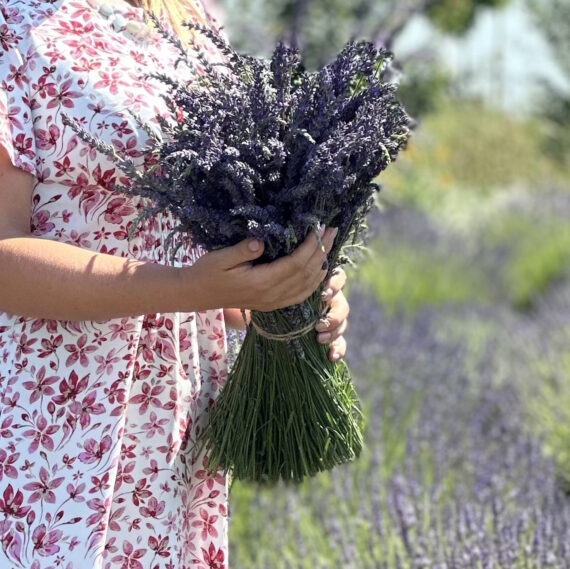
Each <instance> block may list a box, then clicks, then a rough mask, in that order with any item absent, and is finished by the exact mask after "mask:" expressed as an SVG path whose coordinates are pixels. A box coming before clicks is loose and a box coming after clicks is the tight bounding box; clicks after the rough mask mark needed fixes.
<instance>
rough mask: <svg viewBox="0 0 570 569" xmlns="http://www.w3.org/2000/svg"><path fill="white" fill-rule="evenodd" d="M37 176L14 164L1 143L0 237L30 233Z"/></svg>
mask: <svg viewBox="0 0 570 569" xmlns="http://www.w3.org/2000/svg"><path fill="white" fill-rule="evenodd" d="M34 181H35V178H34V176H32V175H31V174H29V173H28V172H26V171H24V170H23V169H22V168H17V167H16V166H14V165H13V164H12V162H11V160H10V158H9V156H8V153H7V152H6V150H5V149H4V148H3V147H2V146H1V145H0V239H3V238H5V237H10V236H13V235H22V234H24V235H26V234H29V233H30V211H31V204H32V190H33V187H34Z"/></svg>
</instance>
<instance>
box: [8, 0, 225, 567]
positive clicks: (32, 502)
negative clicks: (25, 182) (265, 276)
mask: <svg viewBox="0 0 570 569" xmlns="http://www.w3.org/2000/svg"><path fill="white" fill-rule="evenodd" d="M198 7H199V9H200V10H202V14H203V15H204V13H205V12H204V9H203V7H202V6H198ZM119 10H120V11H121V13H122V15H123V17H124V22H125V24H126V23H128V22H129V21H131V20H134V21H138V22H142V21H143V20H144V14H143V11H142V10H141V9H137V8H132V7H130V6H129V5H128V4H126V3H124V5H123V6H121V7H120V8H119ZM160 17H161V18H162V19H163V23H165V25H166V26H167V27H168V23H167V22H166V19H165V15H164V14H161V15H160ZM131 29H132V25H131ZM198 49H203V50H204V53H205V54H206V56H207V57H209V58H210V57H211V58H214V59H215V57H216V52H215V48H214V47H213V46H212V45H211V44H210V43H208V42H206V41H204V42H203V44H201V46H200V47H199V48H198ZM176 56H177V52H176V49H175V48H174V47H173V46H172V45H171V44H170V43H168V42H167V41H166V40H165V39H164V38H162V37H161V36H159V35H158V34H156V33H153V34H152V35H151V37H150V38H149V39H148V40H147V41H146V42H144V41H143V42H141V41H140V40H139V39H137V38H135V37H134V36H132V35H130V33H129V29H127V27H126V26H118V27H114V25H113V24H112V22H111V20H109V19H106V18H105V17H103V16H102V15H100V14H99V12H98V11H97V10H95V9H94V8H92V7H91V6H90V5H89V4H88V3H87V0H49V1H48V0H3V1H2V3H1V4H0V145H2V146H3V147H4V150H5V151H7V152H8V155H9V156H10V158H11V160H12V162H13V164H14V165H15V166H17V167H19V168H21V169H23V170H25V171H27V172H29V173H31V174H33V175H34V176H35V180H34V187H33V194H32V200H31V203H30V213H31V215H30V229H31V232H32V234H33V235H34V236H36V237H38V238H41V239H51V240H55V241H61V242H62V243H67V244H70V245H72V246H77V247H82V248H84V249H89V250H92V251H96V252H99V253H106V254H109V255H115V256H119V257H125V258H134V259H142V260H146V261H151V262H154V263H160V264H166V263H167V262H168V261H167V259H166V258H165V255H164V253H163V250H162V245H163V242H164V238H165V235H166V234H167V233H168V230H169V229H170V228H172V227H173V226H174V225H173V224H174V222H175V220H173V219H172V218H171V217H170V216H169V215H158V216H156V217H154V218H153V219H151V220H148V221H146V222H144V223H143V224H141V226H140V227H139V228H138V229H137V230H136V232H135V234H134V237H133V238H132V239H131V240H129V239H127V235H128V232H129V228H130V227H131V224H132V223H133V220H134V219H135V218H136V216H137V214H138V213H139V212H140V210H141V208H142V207H143V206H144V205H145V203H146V202H145V201H144V200H143V199H142V198H134V197H132V198H131V197H127V196H124V195H122V194H117V193H113V192H112V191H111V185H112V184H113V183H114V182H115V181H117V180H118V179H120V176H121V173H120V172H119V171H118V170H117V169H116V168H115V167H114V166H113V164H112V162H110V160H109V159H108V158H107V157H106V156H104V155H101V154H100V153H99V152H97V151H94V150H93V149H91V148H90V147H89V146H88V145H86V144H85V143H84V142H82V141H81V140H80V139H79V138H78V137H77V136H76V135H75V133H74V132H73V131H72V130H71V129H70V128H69V126H66V125H65V124H64V122H63V120H62V115H63V114H64V113H65V114H67V115H68V116H70V117H71V118H73V119H76V120H78V121H80V122H81V124H82V125H83V126H84V127H85V128H86V129H88V130H89V131H90V132H92V133H93V134H95V135H96V136H98V137H99V138H101V139H102V140H104V141H105V142H107V143H109V144H112V145H113V146H114V147H115V148H116V149H117V151H119V152H121V153H124V154H126V155H128V156H130V157H131V158H133V160H135V161H137V160H138V161H139V163H140V165H141V167H144V166H145V163H146V160H147V159H146V157H145V153H144V152H143V150H144V148H145V145H146V144H147V142H148V134H147V133H146V132H145V131H144V129H141V128H140V127H139V126H138V124H137V122H136V120H134V119H133V117H132V116H131V115H130V114H129V113H128V112H127V109H130V110H132V111H134V112H135V113H137V114H138V115H139V116H140V117H142V118H143V119H144V120H145V121H147V122H148V123H149V124H151V126H152V128H153V129H155V130H156V132H157V134H159V135H160V128H159V126H158V124H159V123H158V121H156V115H158V114H161V115H162V116H165V117H166V116H167V115H168V109H167V106H166V104H165V103H164V100H163V99H162V98H161V97H160V94H161V92H163V90H164V87H163V86H162V84H161V83H160V82H158V81H157V80H154V79H152V78H150V79H148V78H147V79H145V78H143V75H144V73H146V72H149V71H153V70H161V71H167V72H168V71H170V72H173V73H174V72H175V73H189V72H190V71H189V70H188V69H186V70H183V69H182V68H180V69H178V70H175V69H174V66H173V62H174V60H175V58H176ZM200 71H201V70H200V66H199V65H198V66H197V72H200ZM1 190H2V188H1V186H0V191H1ZM201 254H203V251H202V250H200V249H199V248H197V247H194V246H192V244H191V243H189V242H188V241H185V242H184V245H183V247H182V248H181V249H179V251H178V254H177V257H176V259H175V260H174V264H175V266H184V265H189V264H191V263H192V262H193V261H194V260H195V259H196V258H197V257H199V256H200V255H201ZM38 278H39V279H41V275H38ZM227 365H228V363H227V339H226V333H225V326H224V319H223V311H222V310H221V309H219V310H209V311H204V312H197V313H180V312H179V313H166V314H145V315H139V316H132V317H125V318H116V319H112V320H104V321H64V320H45V319H38V318H27V317H26V318H25V317H22V316H18V315H13V314H8V313H6V312H0V543H1V551H0V567H2V569H16V568H31V569H48V568H49V569H51V568H63V569H95V568H109V569H111V568H125V569H127V568H128V569H162V568H164V569H190V568H192V569H205V568H217V569H222V568H226V567H227V563H228V548H227V531H228V503H227V495H228V484H227V482H228V481H227V479H226V477H225V476H223V474H222V473H221V472H219V473H218V474H217V476H215V477H212V476H208V475H207V473H206V472H205V469H204V459H205V456H204V455H198V453H197V452H196V450H195V445H194V442H195V438H196V435H197V432H199V428H201V427H202V426H203V424H204V420H205V418H206V414H205V413H204V411H206V410H207V409H208V408H209V407H211V406H212V405H213V403H214V401H215V399H216V396H217V395H218V393H219V391H220V389H221V388H222V387H223V385H224V381H225V379H226V376H227ZM197 429H198V431H197Z"/></svg>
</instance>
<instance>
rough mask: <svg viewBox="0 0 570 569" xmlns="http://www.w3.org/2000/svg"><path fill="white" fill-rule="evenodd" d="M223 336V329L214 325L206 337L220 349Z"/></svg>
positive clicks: (224, 336) (222, 343) (223, 339)
mask: <svg viewBox="0 0 570 569" xmlns="http://www.w3.org/2000/svg"><path fill="white" fill-rule="evenodd" d="M225 338H226V335H225V334H224V331H223V330H222V329H221V328H217V327H216V326H214V327H213V329H212V331H211V332H210V335H209V336H208V339H210V340H213V341H214V342H216V343H217V344H218V348H220V350H222V349H223V348H224V342H225Z"/></svg>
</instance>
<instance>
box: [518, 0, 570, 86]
mask: <svg viewBox="0 0 570 569" xmlns="http://www.w3.org/2000/svg"><path fill="white" fill-rule="evenodd" d="M527 1H528V4H529V6H530V7H531V9H532V11H533V13H534V15H535V17H536V21H537V22H538V24H539V25H540V27H541V28H542V30H543V31H544V33H545V35H546V37H547V39H548V40H549V42H550V43H551V45H552V47H553V50H552V53H553V55H554V57H556V58H557V60H558V62H559V63H560V65H561V66H562V67H563V68H564V70H565V71H566V73H567V75H568V76H569V77H570V0H527Z"/></svg>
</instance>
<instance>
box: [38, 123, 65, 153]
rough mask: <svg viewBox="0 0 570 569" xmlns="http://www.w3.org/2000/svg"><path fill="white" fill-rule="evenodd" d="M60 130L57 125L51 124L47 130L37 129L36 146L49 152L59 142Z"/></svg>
mask: <svg viewBox="0 0 570 569" xmlns="http://www.w3.org/2000/svg"><path fill="white" fill-rule="evenodd" d="M59 136H60V130H59V128H58V126H57V125H55V124H51V125H50V126H49V127H48V129H47V130H44V129H43V128H39V129H38V130H37V131H36V145H37V147H38V148H40V149H41V150H51V149H52V148H53V147H54V146H55V145H56V144H57V141H58V140H59Z"/></svg>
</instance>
